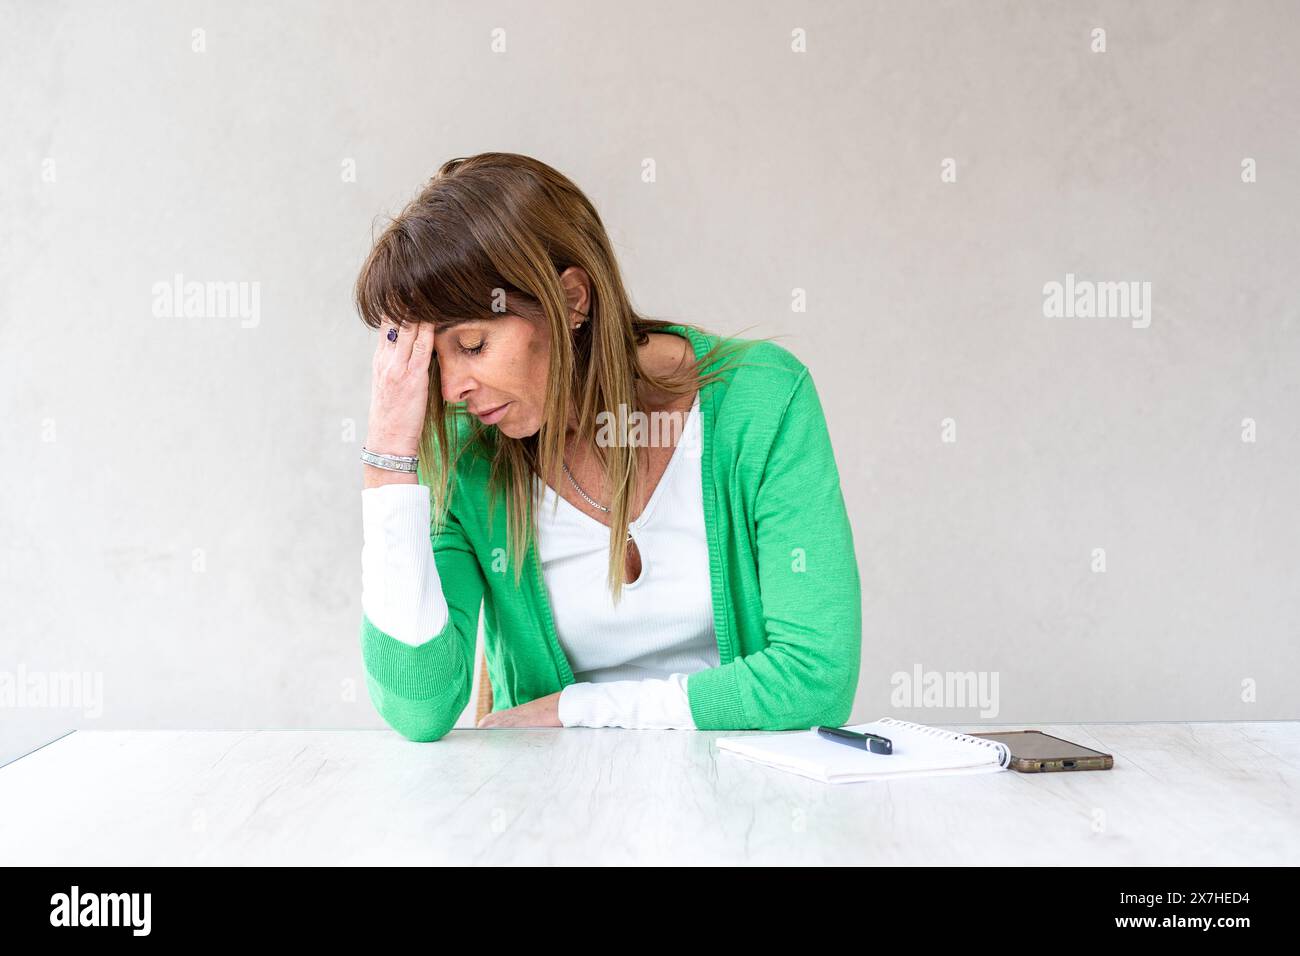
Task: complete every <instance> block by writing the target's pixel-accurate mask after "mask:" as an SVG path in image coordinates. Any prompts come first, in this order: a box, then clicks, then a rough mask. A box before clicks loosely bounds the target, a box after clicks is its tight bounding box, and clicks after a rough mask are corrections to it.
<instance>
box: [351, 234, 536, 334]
mask: <svg viewBox="0 0 1300 956" xmlns="http://www.w3.org/2000/svg"><path fill="white" fill-rule="evenodd" d="M494 289H503V290H505V292H506V299H507V301H506V302H505V303H502V306H503V307H504V308H505V309H506V311H507V312H509V311H513V308H514V306H515V305H517V304H518V300H519V298H521V293H520V292H519V291H518V290H516V289H514V288H513V287H511V286H510V285H509V284H508V283H507V282H506V281H505V280H504V279H502V278H501V276H500V275H499V274H498V273H497V271H496V269H495V268H493V266H492V262H491V260H490V259H489V258H488V256H487V254H486V253H485V252H484V250H483V249H482V248H481V247H480V246H479V245H478V244H477V243H475V242H474V241H473V239H472V238H471V237H470V236H469V230H466V229H460V230H457V231H456V232H454V233H453V232H450V231H448V230H443V229H440V228H439V227H438V225H437V223H436V222H434V221H431V220H429V219H422V218H403V219H401V220H398V221H395V222H393V223H392V224H391V225H390V226H389V227H388V229H387V230H385V232H384V234H383V235H382V236H380V237H379V240H378V241H377V242H376V243H375V246H374V248H373V249H371V251H370V255H369V256H368V257H367V258H366V261H365V264H364V265H363V266H362V268H361V274H360V275H359V276H358V278H357V285H356V307H357V312H358V313H360V315H361V320H362V321H363V322H365V324H366V325H367V326H369V327H370V328H372V329H378V328H380V327H382V326H383V324H384V322H385V321H391V322H395V323H396V324H398V325H406V324H407V323H410V322H432V323H433V324H434V325H435V326H436V327H442V326H446V325H451V324H454V323H460V322H464V321H467V320H469V319H487V320H491V319H496V318H500V317H501V316H502V315H503V314H504V313H502V312H494V311H493V309H492V304H493V290H494ZM522 298H525V299H526V298H527V297H526V296H522Z"/></svg>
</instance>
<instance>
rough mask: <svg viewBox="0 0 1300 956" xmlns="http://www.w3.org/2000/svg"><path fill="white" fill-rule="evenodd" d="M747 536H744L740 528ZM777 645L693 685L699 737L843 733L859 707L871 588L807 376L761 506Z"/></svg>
mask: <svg viewBox="0 0 1300 956" xmlns="http://www.w3.org/2000/svg"><path fill="white" fill-rule="evenodd" d="M739 531H740V533H744V532H743V527H742V528H740V529H739ZM753 534H754V535H755V545H754V547H755V552H756V554H757V560H758V569H757V571H758V584H759V593H757V594H754V595H752V600H755V601H761V603H762V609H763V614H762V616H763V622H764V631H765V638H766V646H765V647H764V649H763V650H761V651H758V652H756V653H751V654H747V655H745V656H743V657H738V658H736V659H735V660H732V661H730V662H728V663H727V664H724V665H721V666H719V667H713V668H709V669H707V670H703V671H697V672H696V673H694V674H692V675H691V678H690V681H689V682H688V684H687V691H688V694H689V699H690V705H691V713H692V716H693V718H694V721H695V724H696V726H697V727H698V728H699V729H700V730H745V729H753V730H798V729H806V728H809V727H812V726H830V727H839V726H842V725H843V724H844V723H846V722H847V721H848V719H849V714H850V712H851V711H852V709H853V699H854V694H855V692H856V690H857V684H858V671H859V668H860V665H861V649H862V589H861V583H860V580H859V577H858V564H857V557H856V554H855V552H854V546H853V532H852V528H851V526H850V524H849V517H848V511H847V509H846V507H845V504H844V496H843V493H842V491H841V489H840V478H839V470H838V469H837V467H836V464H835V456H834V452H833V450H832V447H831V439H830V434H829V432H828V430H827V426H826V416H825V414H824V412H823V410H822V405H821V400H820V399H819V397H818V395H817V390H816V387H815V386H814V384H813V380H812V377H811V375H810V374H809V373H808V369H807V368H804V369H802V371H801V372H800V373H799V377H798V379H797V381H796V382H795V385H794V387H793V389H792V390H791V393H790V395H789V397H788V399H787V403H786V407H785V410H784V412H783V413H782V415H781V419H780V422H779V424H778V425H777V428H776V431H775V435H774V437H773V440H772V444H771V445H770V447H769V449H768V452H767V458H766V461H765V462H764V464H763V467H762V477H761V479H760V480H759V484H758V488H757V491H756V492H755V498H754V504H753Z"/></svg>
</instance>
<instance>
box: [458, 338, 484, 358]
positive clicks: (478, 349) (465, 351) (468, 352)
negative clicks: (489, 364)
mask: <svg viewBox="0 0 1300 956" xmlns="http://www.w3.org/2000/svg"><path fill="white" fill-rule="evenodd" d="M486 344H487V340H486V339H485V340H484V341H482V342H480V343H479V344H478V345H476V346H474V347H473V348H472V349H467V348H465V346H463V345H462V346H460V350H461V352H462V353H463V354H465V355H478V354H479V353H480V352H482V351H483V346H484V345H486Z"/></svg>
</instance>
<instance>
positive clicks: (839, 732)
mask: <svg viewBox="0 0 1300 956" xmlns="http://www.w3.org/2000/svg"><path fill="white" fill-rule="evenodd" d="M813 730H815V731H817V733H819V734H821V736H822V737H823V738H825V739H826V740H830V741H833V742H835V743H837V744H847V745H848V746H850V747H859V748H861V749H862V750H868V751H870V752H871V753H873V754H883V755H886V756H887V755H889V754H892V753H893V752H894V743H893V741H891V740H890V739H889V738H888V737H881V736H880V735H879V734H860V733H858V732H857V731H855V730H844V729H843V728H840V727H814V728H813Z"/></svg>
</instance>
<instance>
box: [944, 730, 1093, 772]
mask: <svg viewBox="0 0 1300 956" xmlns="http://www.w3.org/2000/svg"><path fill="white" fill-rule="evenodd" d="M1016 734H1038V735H1039V736H1040V737H1047V738H1050V739H1051V740H1060V741H1061V743H1063V744H1069V745H1070V746H1072V747H1082V746H1083V744H1076V743H1074V742H1073V741H1071V740H1062V739H1061V738H1060V737H1053V736H1052V735H1051V734H1045V733H1043V732H1042V731H1041V730H1007V731H1001V732H996V733H987V734H967V735H966V736H968V737H1013V736H1015V735H1016ZM1011 749H1012V751H1013V752H1014V750H1015V745H1014V744H1012V745H1011ZM1114 765H1115V758H1114V757H1112V756H1111V755H1110V754H1097V755H1096V756H1094V757H1058V758H1055V759H1052V758H1042V757H1016V756H1014V753H1013V755H1012V758H1011V763H1010V764H1009V767H1010V769H1012V770H1018V771H1020V772H1021V773H1052V772H1055V771H1066V770H1109V769H1110V768H1111V767H1113V766H1114Z"/></svg>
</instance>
